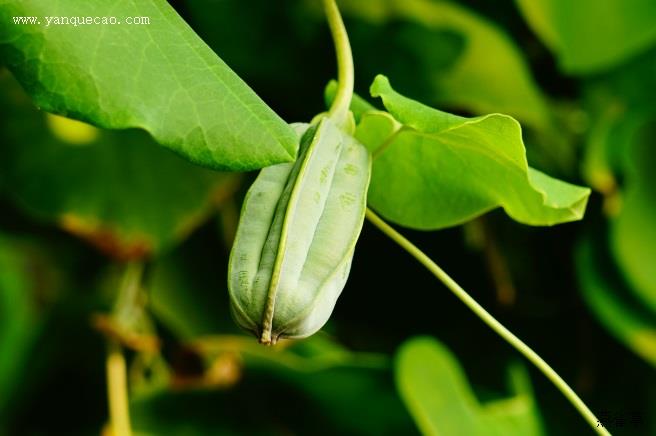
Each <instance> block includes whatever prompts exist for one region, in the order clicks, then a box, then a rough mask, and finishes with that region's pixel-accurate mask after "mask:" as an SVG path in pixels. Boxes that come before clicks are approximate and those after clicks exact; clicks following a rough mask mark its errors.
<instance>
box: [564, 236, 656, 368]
mask: <svg viewBox="0 0 656 436" xmlns="http://www.w3.org/2000/svg"><path fill="white" fill-rule="evenodd" d="M576 270H577V275H578V279H579V282H580V286H581V292H582V294H583V297H584V298H585V301H586V303H587V304H588V306H589V307H590V309H591V310H592V312H593V313H594V314H595V315H596V316H597V317H598V318H599V321H601V323H602V324H603V325H604V327H606V328H607V329H608V330H609V331H610V332H611V333H612V334H613V335H614V336H615V337H616V338H617V339H618V340H619V341H621V342H622V343H624V344H625V345H626V346H627V347H628V348H630V349H631V350H633V351H634V352H635V353H636V354H637V355H639V356H640V357H642V358H643V359H644V360H645V361H647V362H649V363H650V364H651V365H652V366H654V367H656V315H655V313H656V312H653V311H650V310H649V308H647V307H645V306H644V305H642V302H641V301H640V300H637V299H636V298H635V296H634V295H633V294H632V292H631V290H630V289H627V284H626V283H625V282H624V281H623V280H622V277H621V274H620V273H619V270H618V269H617V266H616V265H614V264H613V263H612V260H611V258H610V256H609V252H608V246H607V245H604V244H602V243H600V241H598V240H596V239H594V240H593V238H592V237H591V235H588V236H586V237H585V238H584V239H583V240H582V241H581V242H580V243H579V247H578V249H577V252H576Z"/></svg>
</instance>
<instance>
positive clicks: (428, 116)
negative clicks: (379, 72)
mask: <svg viewBox="0 0 656 436" xmlns="http://www.w3.org/2000/svg"><path fill="white" fill-rule="evenodd" d="M372 94H373V95H374V96H380V97H381V98H382V99H383V103H384V105H385V107H386V108H387V110H389V111H390V113H391V114H392V115H393V116H394V118H395V119H396V120H397V121H398V122H400V123H401V125H402V127H401V128H400V129H398V130H396V131H394V130H393V129H394V123H392V122H391V121H389V115H386V114H383V113H380V112H370V113H368V114H365V115H363V117H362V121H361V122H360V124H359V125H358V128H357V131H356V137H357V138H358V139H359V140H361V141H362V142H363V143H365V145H367V147H368V148H369V149H370V150H374V151H373V152H374V156H376V159H375V161H374V169H373V174H372V182H371V187H370V189H369V204H370V205H371V206H372V207H373V208H374V209H376V210H377V211H378V212H379V213H380V214H382V215H383V216H384V217H385V218H387V219H389V220H391V221H394V222H396V223H398V224H401V225H404V226H407V227H412V228H417V229H438V228H444V227H449V226H454V225H458V224H462V223H464V222H466V221H468V220H470V219H472V218H474V217H476V216H478V215H481V214H482V213H485V212H487V211H489V210H491V209H494V208H497V207H502V208H503V209H504V210H505V211H506V213H507V214H508V215H509V216H510V217H512V218H513V219H515V220H516V221H519V222H522V223H524V224H530V225H553V224H558V223H563V222H567V221H574V220H578V219H580V218H581V217H582V216H583V213H584V211H585V206H586V202H587V198H588V195H589V192H590V190H589V189H587V188H582V187H579V186H575V185H571V184H568V183H565V182H562V181H559V180H556V179H553V178H551V177H549V176H547V175H545V174H543V173H541V172H539V171H537V170H535V169H533V168H530V167H529V166H528V164H527V162H526V152H525V149H524V144H523V143H522V138H521V128H520V126H519V124H518V123H517V121H515V120H514V119H513V118H511V117H509V116H506V115H500V114H492V115H486V116H482V117H477V118H463V117H458V116H455V115H451V114H448V113H446V112H441V111H439V110H436V109H432V108H430V107H427V106H424V105H422V104H420V103H418V102H415V101H413V100H410V99H407V98H405V97H403V96H401V95H400V94H398V93H396V92H395V91H394V90H393V89H392V88H391V87H390V85H389V82H388V80H387V79H386V78H385V77H383V76H378V77H377V78H376V80H375V82H374V84H373V85H372ZM381 126H383V127H381ZM384 126H387V127H386V128H387V129H388V131H387V139H385V140H382V141H381V139H382V138H383V137H384V136H383V135H381V133H380V132H381V129H382V128H385V127H384Z"/></svg>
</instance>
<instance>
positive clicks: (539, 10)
mask: <svg viewBox="0 0 656 436" xmlns="http://www.w3.org/2000/svg"><path fill="white" fill-rule="evenodd" d="M516 1H517V5H518V6H519V9H520V10H521V11H522V13H523V14H524V17H525V18H526V20H527V21H528V23H529V24H530V25H531V27H533V30H534V31H535V32H536V33H537V34H538V35H539V36H540V37H541V38H542V40H543V41H544V43H545V44H546V45H548V46H549V47H550V48H551V49H552V50H553V51H554V52H555V53H556V54H557V55H558V58H559V61H560V64H561V67H562V68H563V69H564V70H565V71H567V72H572V73H576V74H589V73H594V72H597V71H600V70H605V69H608V68H610V67H613V66H615V65H618V64H620V63H621V62H623V61H626V60H627V59H628V58H630V57H631V56H634V55H636V54H638V53H640V52H641V51H643V50H645V49H646V48H647V47H649V46H650V45H651V44H653V43H654V42H656V26H655V25H654V22H656V2H654V1H652V0H576V1H570V0H516ZM602 29H603V30H602Z"/></svg>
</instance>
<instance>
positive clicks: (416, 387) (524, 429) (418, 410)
mask: <svg viewBox="0 0 656 436" xmlns="http://www.w3.org/2000/svg"><path fill="white" fill-rule="evenodd" d="M395 366H396V368H395V372H396V383H397V387H398V389H399V392H400V394H401V397H402V398H403V400H404V402H405V404H406V407H408V409H409V411H410V413H411V415H412V416H413V417H414V419H415V422H416V423H417V426H418V427H419V429H420V430H421V431H422V433H423V434H425V435H444V436H450V435H460V434H462V435H471V436H478V435H499V436H501V435H519V434H521V435H523V436H531V435H541V434H543V433H542V424H541V421H540V415H539V412H538V410H537V407H536V405H535V401H534V400H533V394H532V392H531V387H530V381H529V380H528V375H527V374H526V371H525V370H523V369H522V368H520V367H512V368H511V370H510V372H509V376H510V381H511V389H512V391H513V395H512V396H511V397H510V398H506V399H503V400H496V401H494V402H489V403H486V404H481V403H480V402H479V401H478V399H477V398H476V396H475V394H474V393H473V391H472V389H471V387H470V386H469V383H468V382H467V379H466V377H465V374H464V372H463V370H462V368H461V367H460V365H459V363H458V361H457V360H456V359H455V358H454V356H453V355H452V354H451V352H450V351H449V350H448V349H447V348H446V347H444V346H443V345H442V344H441V343H439V342H437V341H436V340H434V339H432V338H428V337H419V338H414V339H411V340H409V341H407V342H406V343H405V344H404V345H403V346H402V347H401V349H400V350H399V352H398V354H397V357H396V365H395Z"/></svg>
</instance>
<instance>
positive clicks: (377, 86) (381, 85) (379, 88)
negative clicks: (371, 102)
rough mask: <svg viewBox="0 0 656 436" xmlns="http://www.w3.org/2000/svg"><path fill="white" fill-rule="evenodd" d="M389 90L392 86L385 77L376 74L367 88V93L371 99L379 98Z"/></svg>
mask: <svg viewBox="0 0 656 436" xmlns="http://www.w3.org/2000/svg"><path fill="white" fill-rule="evenodd" d="M390 89H392V85H391V84H390V81H389V79H388V78H387V76H384V75H382V74H378V75H377V76H376V78H375V79H374V81H373V83H372V84H371V87H370V88H369V93H370V94H371V96H372V97H380V96H381V94H383V93H384V92H385V91H386V90H390Z"/></svg>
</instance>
